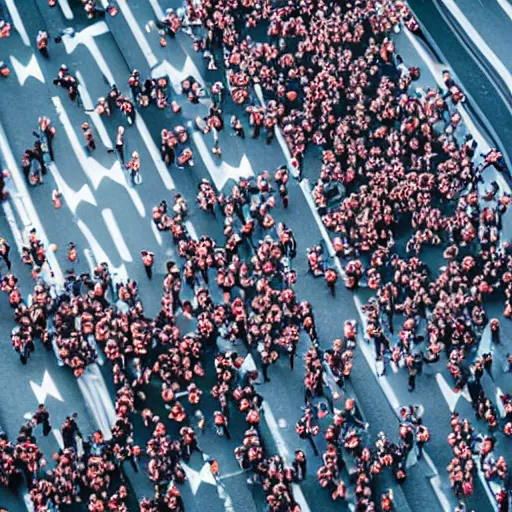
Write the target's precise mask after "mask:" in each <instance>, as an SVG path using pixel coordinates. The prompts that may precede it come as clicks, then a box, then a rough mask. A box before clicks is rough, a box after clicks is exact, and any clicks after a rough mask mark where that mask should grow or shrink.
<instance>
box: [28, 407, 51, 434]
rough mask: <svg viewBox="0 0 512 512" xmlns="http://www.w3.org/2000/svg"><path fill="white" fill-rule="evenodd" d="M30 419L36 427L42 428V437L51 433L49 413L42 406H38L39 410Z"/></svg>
mask: <svg viewBox="0 0 512 512" xmlns="http://www.w3.org/2000/svg"><path fill="white" fill-rule="evenodd" d="M32 419H33V420H34V423H35V424H36V425H42V426H43V435H44V436H45V437H46V436H47V435H48V434H49V433H50V432H51V431H52V427H51V425H50V413H49V412H48V411H47V410H46V407H45V406H44V404H39V408H38V409H37V411H36V412H35V414H34V416H33V418H32Z"/></svg>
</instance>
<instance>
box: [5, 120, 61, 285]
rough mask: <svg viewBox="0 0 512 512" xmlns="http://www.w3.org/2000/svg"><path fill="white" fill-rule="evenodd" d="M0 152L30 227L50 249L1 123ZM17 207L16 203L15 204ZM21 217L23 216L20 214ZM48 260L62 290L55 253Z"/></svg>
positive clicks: (54, 278) (47, 254) (48, 255)
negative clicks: (21, 201)
mask: <svg viewBox="0 0 512 512" xmlns="http://www.w3.org/2000/svg"><path fill="white" fill-rule="evenodd" d="M0 151H1V152H2V154H3V156H4V159H5V163H6V165H7V168H8V169H9V171H10V173H11V177H12V181H13V183H14V186H15V187H16V190H17V191H18V193H19V195H20V198H22V200H23V205H24V209H25V211H26V214H27V215H28V218H29V219H30V221H31V224H30V226H32V227H34V228H35V229H36V232H37V235H38V237H39V239H40V240H41V242H43V244H44V245H45V246H46V247H48V245H49V241H48V237H47V236H46V231H45V229H44V227H43V224H42V222H41V220H40V219H39V215H38V214H37V211H36V209H35V207H34V203H33V202H32V198H31V197H30V195H29V193H28V190H27V185H26V183H25V177H24V176H23V175H22V173H21V171H20V169H19V167H18V164H17V163H16V160H15V158H14V155H13V153H12V150H11V147H10V146H9V142H8V140H7V135H6V134H5V130H4V127H3V125H2V124H1V123H0ZM15 206H16V203H15ZM20 215H21V214H20ZM30 226H29V225H27V226H25V229H27V228H29V227H30ZM46 258H47V260H48V263H49V265H50V267H51V269H52V270H53V275H54V277H53V279H52V283H53V284H54V285H55V286H56V287H58V288H61V287H62V286H63V284H64V276H63V274H62V270H61V268H60V265H59V263H58V261H57V258H56V256H55V254H54V252H53V251H47V253H46Z"/></svg>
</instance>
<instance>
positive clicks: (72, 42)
mask: <svg viewBox="0 0 512 512" xmlns="http://www.w3.org/2000/svg"><path fill="white" fill-rule="evenodd" d="M108 32H109V29H108V25H107V24H106V23H105V22H104V21H97V22H96V23H94V24H93V25H90V26H89V27H87V28H84V29H83V30H81V31H80V32H76V33H75V34H74V35H73V36H72V37H71V36H69V35H64V36H63V37H62V42H63V43H64V47H65V48H66V52H67V53H68V54H70V53H73V52H74V51H75V48H76V47H77V46H78V45H79V44H83V45H84V46H85V47H86V48H87V49H88V50H89V51H90V52H91V55H92V56H93V58H94V60H95V61H96V64H97V65H98V68H99V69H100V71H101V72H102V73H103V75H104V76H105V78H106V79H107V81H108V83H109V84H110V85H112V84H113V83H115V81H114V76H113V75H112V71H110V68H109V66H108V64H107V62H106V60H105V58H104V57H103V54H102V53H101V50H100V49H99V47H98V45H97V44H96V41H95V40H94V38H95V37H96V36H101V35H103V34H106V33H108Z"/></svg>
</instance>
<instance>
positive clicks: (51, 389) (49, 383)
mask: <svg viewBox="0 0 512 512" xmlns="http://www.w3.org/2000/svg"><path fill="white" fill-rule="evenodd" d="M30 387H31V388H32V391H33V393H34V395H36V399H37V403H38V404H44V403H45V401H46V397H47V396H53V398H55V400H58V401H59V402H64V399H63V398H62V395H61V394H60V391H59V390H58V389H57V386H56V385H55V382H53V379H52V377H51V375H50V374H49V373H48V370H45V371H44V376H43V382H42V383H41V385H39V384H37V383H36V382H34V381H33V380H31V381H30Z"/></svg>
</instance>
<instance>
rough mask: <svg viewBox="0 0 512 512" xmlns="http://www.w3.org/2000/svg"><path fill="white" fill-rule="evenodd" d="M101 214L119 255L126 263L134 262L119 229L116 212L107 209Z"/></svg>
mask: <svg viewBox="0 0 512 512" xmlns="http://www.w3.org/2000/svg"><path fill="white" fill-rule="evenodd" d="M101 214H102V215H103V220H104V221H105V224H106V225H107V228H108V231H109V233H110V236H111V237H112V240H113V241H114V243H115V245H116V247H117V250H118V251H119V255H120V256H121V258H122V259H123V260H124V261H128V262H132V261H133V258H132V255H131V254H130V249H128V246H127V245H126V242H125V241H124V237H123V234H122V233H121V230H120V229H119V224H118V223H117V221H116V218H115V217H114V212H113V211H112V210H111V209H110V208H105V209H104V210H103V211H102V212H101Z"/></svg>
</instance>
